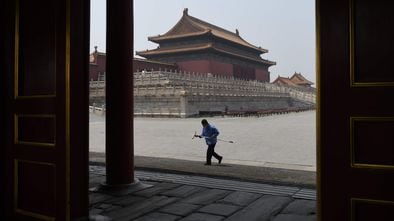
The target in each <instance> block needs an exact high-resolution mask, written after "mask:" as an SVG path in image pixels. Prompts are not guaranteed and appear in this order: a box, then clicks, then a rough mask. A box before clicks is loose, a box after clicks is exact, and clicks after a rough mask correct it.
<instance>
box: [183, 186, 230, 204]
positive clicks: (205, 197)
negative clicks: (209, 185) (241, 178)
mask: <svg viewBox="0 0 394 221" xmlns="http://www.w3.org/2000/svg"><path fill="white" fill-rule="evenodd" d="M230 193H231V191H228V190H219V189H207V190H204V191H200V192H198V193H195V194H193V195H191V196H189V197H187V198H185V199H183V200H182V202H185V203H191V204H200V205H207V204H210V203H213V202H215V201H217V200H219V199H222V198H224V197H225V196H226V195H228V194H230Z"/></svg>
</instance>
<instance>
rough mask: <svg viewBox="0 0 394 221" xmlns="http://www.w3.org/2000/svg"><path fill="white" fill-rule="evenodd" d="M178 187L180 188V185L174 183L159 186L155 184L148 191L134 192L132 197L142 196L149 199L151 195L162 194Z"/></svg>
mask: <svg viewBox="0 0 394 221" xmlns="http://www.w3.org/2000/svg"><path fill="white" fill-rule="evenodd" d="M179 186H180V184H175V183H159V184H156V185H154V186H152V187H150V188H148V189H144V190H141V191H138V192H135V193H133V195H137V196H143V197H151V196H153V195H156V194H159V193H162V192H164V191H167V190H171V189H174V188H176V187H179Z"/></svg>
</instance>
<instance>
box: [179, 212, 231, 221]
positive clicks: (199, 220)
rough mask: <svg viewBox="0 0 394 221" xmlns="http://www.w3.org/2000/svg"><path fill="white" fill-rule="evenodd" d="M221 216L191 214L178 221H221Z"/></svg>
mask: <svg viewBox="0 0 394 221" xmlns="http://www.w3.org/2000/svg"><path fill="white" fill-rule="evenodd" d="M223 219H224V217H223V216H216V215H211V214H206V213H193V214H191V215H189V216H187V217H185V218H183V219H181V220H180V221H220V220H223Z"/></svg>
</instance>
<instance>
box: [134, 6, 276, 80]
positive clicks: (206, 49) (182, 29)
mask: <svg viewBox="0 0 394 221" xmlns="http://www.w3.org/2000/svg"><path fill="white" fill-rule="evenodd" d="M148 39H149V41H152V42H155V43H157V44H159V46H158V47H157V48H156V49H152V50H146V51H137V53H136V54H137V55H139V56H142V57H144V58H146V59H148V60H153V61H157V62H165V63H176V65H177V66H178V68H179V70H181V71H191V72H199V73H211V74H213V75H225V76H233V77H235V78H241V79H251V80H258V81H262V82H269V81H270V73H269V70H268V68H269V67H270V66H272V65H275V64H276V62H273V61H269V60H266V59H263V58H261V56H260V55H261V54H264V53H267V52H268V50H266V49H263V48H261V47H257V46H254V45H252V44H250V43H248V42H247V41H245V40H244V39H243V38H242V37H241V36H240V34H239V31H238V30H236V31H235V33H234V32H231V31H228V30H225V29H223V28H221V27H218V26H215V25H213V24H210V23H208V22H205V21H202V20H200V19H198V18H195V17H192V16H190V15H189V14H188V9H187V8H186V9H184V11H183V16H182V17H181V19H180V20H179V21H178V23H176V24H175V26H174V27H173V28H171V29H170V30H169V31H168V32H167V33H165V34H163V35H158V36H152V37H148Z"/></svg>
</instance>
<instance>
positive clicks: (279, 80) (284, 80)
mask: <svg viewBox="0 0 394 221" xmlns="http://www.w3.org/2000/svg"><path fill="white" fill-rule="evenodd" d="M272 83H273V84H278V85H286V86H297V84H295V83H293V82H292V81H291V80H290V78H288V77H281V76H278V78H276V79H275V80H274V81H273V82H272Z"/></svg>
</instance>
